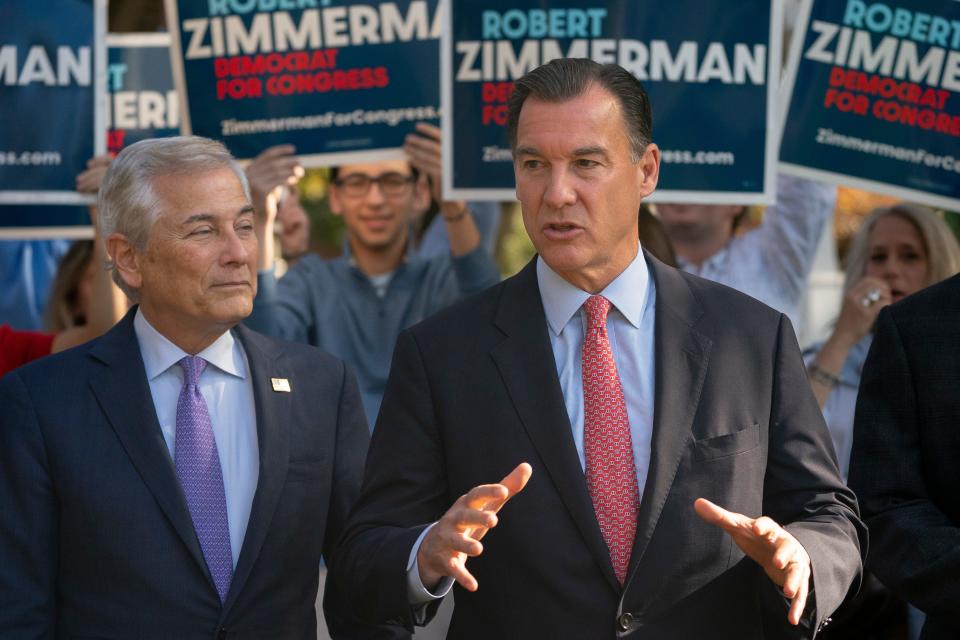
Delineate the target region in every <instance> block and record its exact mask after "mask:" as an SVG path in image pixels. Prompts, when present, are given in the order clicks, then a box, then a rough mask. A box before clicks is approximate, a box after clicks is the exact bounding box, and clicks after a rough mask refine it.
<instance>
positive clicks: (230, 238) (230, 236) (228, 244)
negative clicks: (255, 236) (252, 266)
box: [221, 229, 257, 264]
mask: <svg viewBox="0 0 960 640" xmlns="http://www.w3.org/2000/svg"><path fill="white" fill-rule="evenodd" d="M256 246H257V245H256V240H254V242H253V243H252V245H251V243H250V242H248V241H246V240H245V239H244V238H243V237H241V236H240V234H238V233H237V232H236V230H233V229H231V230H230V231H229V232H228V233H227V235H226V237H225V239H224V246H223V253H222V254H221V258H222V260H223V262H224V263H226V264H233V263H238V264H239V263H244V264H245V263H247V262H248V261H249V260H250V253H251V252H255V251H256Z"/></svg>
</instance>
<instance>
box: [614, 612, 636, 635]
mask: <svg viewBox="0 0 960 640" xmlns="http://www.w3.org/2000/svg"><path fill="white" fill-rule="evenodd" d="M617 624H618V625H619V626H620V630H621V631H630V629H631V628H632V627H633V614H632V613H624V614H621V615H620V617H619V618H617Z"/></svg>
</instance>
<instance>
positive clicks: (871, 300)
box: [860, 289, 880, 307]
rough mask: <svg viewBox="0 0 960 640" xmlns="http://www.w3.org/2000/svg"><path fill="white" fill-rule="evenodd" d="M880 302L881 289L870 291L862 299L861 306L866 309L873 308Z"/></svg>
mask: <svg viewBox="0 0 960 640" xmlns="http://www.w3.org/2000/svg"><path fill="white" fill-rule="evenodd" d="M878 302H880V289H870V291H868V292H867V294H866V295H865V296H863V298H861V299H860V304H862V305H863V306H865V307H872V306H873V305H875V304H876V303H878Z"/></svg>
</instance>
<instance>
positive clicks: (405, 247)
mask: <svg viewBox="0 0 960 640" xmlns="http://www.w3.org/2000/svg"><path fill="white" fill-rule="evenodd" d="M419 130H420V131H421V132H422V134H423V135H422V136H416V137H415V138H417V139H415V140H411V141H410V142H409V143H408V145H407V147H406V151H407V154H408V157H409V160H386V161H380V162H365V163H360V162H358V163H355V164H349V165H343V166H340V167H334V168H333V171H332V173H331V178H332V180H331V184H330V191H329V195H330V209H331V211H332V212H333V213H334V214H335V215H339V216H342V217H343V221H344V226H345V228H346V254H345V255H344V256H342V257H340V258H336V259H333V260H324V259H322V258H320V257H319V256H316V255H306V256H303V257H302V258H300V260H299V261H298V262H297V264H296V265H295V266H294V267H293V268H291V269H290V270H289V271H288V272H287V273H286V274H285V275H284V276H283V278H281V279H280V280H277V279H276V278H275V277H274V274H273V255H274V248H273V220H274V216H275V215H276V207H275V206H274V203H273V201H272V196H271V194H272V192H273V191H274V190H275V189H276V188H277V187H278V186H280V187H281V188H282V186H283V185H285V184H287V183H289V182H294V181H296V180H297V179H298V176H299V175H300V174H301V173H302V169H301V168H300V165H299V163H298V161H297V159H296V157H295V156H294V155H293V152H294V149H293V147H292V146H289V145H285V146H277V147H273V148H271V149H267V150H266V151H264V152H263V153H261V154H260V155H259V156H258V157H257V158H256V159H255V160H254V161H253V162H252V163H251V164H250V166H248V167H247V175H248V176H249V179H250V184H251V190H252V192H253V201H254V203H255V206H256V208H257V228H258V230H259V231H258V234H259V236H260V242H261V246H262V247H263V250H262V251H261V255H260V263H259V267H260V273H259V275H258V281H259V293H258V295H257V298H256V300H255V301H254V309H253V314H252V315H251V316H250V318H249V319H248V321H247V324H248V325H249V326H251V327H253V328H255V329H258V330H260V331H262V332H263V333H266V334H267V335H272V336H276V337H281V338H285V339H287V340H293V341H295V342H305V343H308V344H312V345H314V346H318V347H321V348H322V349H324V350H325V351H328V352H329V353H332V354H334V355H335V356H337V357H339V358H342V359H343V360H344V361H346V362H347V363H349V364H350V365H351V366H352V367H353V368H354V370H355V371H356V372H357V378H358V381H359V383H360V393H361V396H362V398H363V404H364V409H365V410H366V414H367V419H368V421H369V422H370V426H371V427H372V424H373V420H374V419H375V418H376V416H377V412H378V411H379V408H380V399H381V397H382V395H383V389H384V386H385V385H386V381H387V374H388V372H389V368H390V353H391V352H392V350H393V346H394V343H395V341H396V337H397V334H398V333H400V331H401V330H402V329H404V328H405V327H409V326H410V325H412V324H414V323H416V322H419V321H420V320H422V319H423V318H425V317H427V316H429V315H430V314H432V313H435V312H437V311H439V310H440V309H443V308H444V307H446V306H448V305H450V304H451V303H453V302H455V301H457V300H458V299H460V298H461V297H464V296H466V295H469V294H472V293H477V292H479V291H482V290H483V289H485V288H487V287H489V286H491V285H493V284H496V283H497V281H499V279H500V273H499V271H498V269H497V267H496V265H495V264H494V262H493V260H492V259H491V258H490V255H489V254H488V253H487V252H486V250H484V248H483V247H482V246H481V244H480V234H479V233H478V231H477V228H476V225H475V224H474V222H473V217H472V215H471V213H470V209H469V208H468V207H467V206H466V204H465V203H464V202H459V201H458V202H441V203H440V215H441V216H443V221H444V223H445V225H446V227H447V233H448V236H449V238H450V252H449V253H448V254H447V255H445V256H439V257H434V258H429V259H427V258H421V257H418V256H416V255H413V254H412V253H411V251H410V225H411V222H412V221H413V219H414V218H415V216H417V215H418V214H419V213H420V212H421V211H423V210H424V209H426V207H427V205H428V203H429V201H430V192H429V187H428V185H427V181H426V180H424V179H423V178H424V177H425V175H424V174H425V173H427V174H428V175H430V176H431V178H432V180H433V182H434V184H436V185H439V175H435V174H433V172H434V171H439V167H440V162H439V153H440V145H439V141H438V140H436V139H435V138H434V137H433V135H439V130H437V129H436V128H435V127H430V128H423V127H422V128H420V129H419ZM434 156H436V157H434Z"/></svg>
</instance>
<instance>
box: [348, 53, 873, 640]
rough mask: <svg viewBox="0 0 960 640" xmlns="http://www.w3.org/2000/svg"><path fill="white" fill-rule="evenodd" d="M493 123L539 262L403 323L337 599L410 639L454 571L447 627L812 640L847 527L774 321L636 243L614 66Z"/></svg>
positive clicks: (850, 526)
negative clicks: (501, 135)
mask: <svg viewBox="0 0 960 640" xmlns="http://www.w3.org/2000/svg"><path fill="white" fill-rule="evenodd" d="M510 133H511V142H512V145H513V154H514V168H515V173H516V182H517V196H518V199H519V200H520V203H521V205H522V207H523V219H524V224H525V226H526V229H527V233H528V234H529V235H530V237H531V239H532V240H533V243H534V245H535V246H536V248H537V251H538V253H539V256H538V257H537V258H536V259H534V260H533V261H532V262H531V263H530V264H529V265H528V266H527V267H526V268H525V269H524V270H523V271H521V272H520V273H519V274H518V275H517V276H515V277H513V278H510V279H509V280H507V281H506V282H504V283H502V284H501V285H499V286H497V287H494V288H492V289H489V290H487V291H486V292H485V293H483V294H481V295H480V296H478V297H476V298H473V299H472V300H469V301H466V302H464V303H461V304H459V305H457V306H454V307H452V308H450V309H448V310H447V311H444V312H441V313H439V314H437V315H436V316H434V317H433V318H430V319H428V320H426V321H424V322H423V323H421V324H420V325H417V326H415V327H413V328H412V329H410V330H408V331H406V332H404V333H403V334H401V336H400V338H399V340H398V343H397V348H396V352H395V355H394V362H393V368H392V370H391V373H390V382H389V383H388V385H387V391H386V395H385V397H384V401H383V406H382V409H381V412H380V417H379V420H378V422H377V427H376V429H375V430H374V437H373V442H372V444H371V451H370V454H369V457H368V460H367V467H366V475H365V478H364V488H363V491H362V492H361V497H360V499H359V501H358V503H357V505H356V507H355V509H354V511H353V513H352V515H351V517H350V523H349V525H348V530H347V533H346V534H345V537H344V540H343V542H342V547H341V549H340V550H339V551H338V558H339V559H338V571H340V572H342V576H343V577H344V579H345V580H348V581H349V583H350V587H349V593H350V602H351V603H352V604H353V606H354V607H355V609H356V611H357V613H358V614H360V615H362V616H364V617H365V618H367V619H369V620H377V621H383V620H394V621H397V622H402V623H404V624H407V625H411V626H412V625H413V624H414V623H420V622H423V621H424V620H426V619H428V618H429V617H430V615H432V613H433V612H434V610H435V606H436V605H435V603H436V602H437V598H439V597H442V596H443V595H444V594H445V593H446V591H447V590H449V588H450V584H451V582H453V581H456V582H457V583H459V587H460V588H459V589H458V591H457V593H456V607H455V609H454V614H453V620H452V623H451V627H450V637H453V638H591V639H595V638H613V637H619V636H627V635H634V637H637V638H671V639H673V638H707V637H709V638H737V639H738V640H742V639H744V638H762V637H767V638H771V637H776V638H782V637H792V636H794V635H811V634H813V633H814V632H815V631H816V630H817V629H818V628H819V627H820V625H821V624H822V623H823V622H825V620H826V618H827V616H828V615H829V614H830V613H831V612H832V611H833V610H834V609H835V608H836V607H837V606H838V605H839V604H840V602H841V601H842V600H843V598H844V597H845V595H846V594H847V592H848V590H849V588H850V587H851V585H853V584H854V583H855V582H856V580H857V579H858V576H859V574H860V571H861V555H860V554H861V547H860V543H859V539H860V538H861V536H862V535H863V533H864V529H863V525H862V524H861V522H860V521H859V519H858V517H857V512H856V501H855V498H854V496H853V494H852V493H851V492H850V491H849V490H847V489H846V488H845V487H844V486H843V483H842V482H841V480H840V477H839V474H838V472H837V467H836V462H835V460H834V458H833V457H832V454H831V443H830V439H829V436H828V435H827V431H826V428H825V426H824V424H823V420H822V418H821V415H820V411H819V410H818V408H817V404H816V401H815V400H814V398H813V396H812V394H811V392H810V390H809V388H808V386H807V384H806V379H805V374H804V370H803V365H802V363H801V359H800V353H799V349H798V348H797V344H796V338H795V337H794V334H793V330H792V328H791V326H790V323H789V321H788V320H787V319H786V317H785V316H783V314H780V313H778V312H775V311H773V310H771V309H769V308H768V307H765V306H764V305H762V304H760V303H758V302H756V301H755V300H753V299H751V298H748V297H746V296H744V295H742V294H739V293H737V292H735V291H733V290H731V289H728V288H726V287H723V286H720V285H716V284H713V283H710V282H707V281H705V280H701V279H699V278H696V277H693V276H690V275H686V274H683V273H681V272H678V271H676V270H674V269H671V268H669V267H666V266H664V265H663V264H661V263H659V262H658V261H656V260H654V259H653V258H651V257H649V256H647V255H646V254H644V253H643V252H642V251H640V247H639V244H638V241H637V237H638V233H637V211H638V209H639V206H640V201H641V199H642V198H644V197H646V196H647V195H649V194H650V193H651V192H652V191H653V190H654V187H655V186H656V184H657V177H658V173H659V161H660V154H659V150H658V149H657V147H656V145H654V144H652V143H651V117H650V107H649V103H648V101H647V98H646V95H645V93H644V92H643V89H642V87H641V86H640V84H639V82H637V81H636V80H635V79H634V78H633V77H632V76H631V75H630V74H629V73H627V72H626V71H624V70H623V69H622V68H620V67H617V66H614V65H607V66H601V65H598V64H596V63H594V62H590V61H588V60H569V59H566V60H555V61H553V62H550V63H549V64H547V65H544V66H542V67H540V68H538V69H536V70H534V71H532V72H530V73H529V74H527V75H526V76H524V77H523V78H522V79H520V80H519V81H518V82H517V83H516V86H515V90H514V93H513V97H512V98H511V104H510ZM758 277H762V274H758ZM518 463H522V464H518ZM500 478H503V480H502V481H501V482H499V483H497V484H492V485H491V484H487V483H491V482H494V483H496V482H497V481H498V480H499V479H500ZM514 496H515V497H514ZM511 497H512V499H511V500H510V502H509V504H504V503H505V501H506V500H507V499H508V498H511ZM701 498H706V500H700V499H701ZM451 505H452V506H451ZM718 505H719V506H718ZM501 507H503V508H502V510H500V508H501ZM498 511H499V513H498ZM761 516H762V517H761ZM493 527H496V528H493ZM485 534H487V535H485ZM481 539H482V543H481ZM340 554H342V555H340ZM468 557H469V560H468Z"/></svg>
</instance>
